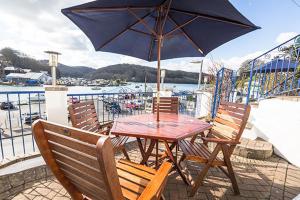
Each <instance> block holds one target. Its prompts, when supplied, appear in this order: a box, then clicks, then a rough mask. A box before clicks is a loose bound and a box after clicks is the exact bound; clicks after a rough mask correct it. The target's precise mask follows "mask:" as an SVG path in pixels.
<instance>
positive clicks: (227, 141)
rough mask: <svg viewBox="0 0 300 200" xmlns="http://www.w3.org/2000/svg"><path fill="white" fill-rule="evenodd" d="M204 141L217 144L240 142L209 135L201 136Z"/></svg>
mask: <svg viewBox="0 0 300 200" xmlns="http://www.w3.org/2000/svg"><path fill="white" fill-rule="evenodd" d="M201 139H202V140H203V141H204V142H214V143H219V144H239V143H240V142H237V141H234V140H227V139H221V138H211V137H209V138H208V137H202V138H201Z"/></svg>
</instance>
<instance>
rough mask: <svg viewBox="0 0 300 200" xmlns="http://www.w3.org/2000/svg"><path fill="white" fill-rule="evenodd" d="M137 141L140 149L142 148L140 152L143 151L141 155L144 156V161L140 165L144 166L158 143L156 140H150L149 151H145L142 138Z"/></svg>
mask: <svg viewBox="0 0 300 200" xmlns="http://www.w3.org/2000/svg"><path fill="white" fill-rule="evenodd" d="M137 141H138V145H139V148H140V151H141V154H142V157H143V159H142V161H141V162H140V164H142V165H144V164H146V163H147V161H148V159H149V157H150V155H151V153H152V151H153V148H154V146H155V143H156V140H152V139H151V140H150V145H149V147H148V149H144V148H143V144H142V141H141V139H140V138H137Z"/></svg>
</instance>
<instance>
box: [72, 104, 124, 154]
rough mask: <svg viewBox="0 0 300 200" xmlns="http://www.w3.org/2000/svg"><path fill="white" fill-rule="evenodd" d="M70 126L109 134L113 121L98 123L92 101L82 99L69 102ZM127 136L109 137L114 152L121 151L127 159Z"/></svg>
mask: <svg viewBox="0 0 300 200" xmlns="http://www.w3.org/2000/svg"><path fill="white" fill-rule="evenodd" d="M68 110H69V113H70V119H71V122H72V126H73V127H75V128H80V129H82V130H86V131H90V132H94V133H100V134H105V135H109V133H110V129H111V128H112V124H113V122H112V121H111V122H108V123H105V124H100V123H99V121H98V116H97V112H96V109H95V105H94V101H84V102H80V103H76V104H71V105H69V107H68ZM128 138H129V137H126V136H116V137H113V138H111V140H112V144H113V147H114V150H115V152H117V151H122V152H123V154H124V156H125V157H126V159H128V160H130V159H129V156H128V154H127V151H126V149H125V143H126V141H127V140H128Z"/></svg>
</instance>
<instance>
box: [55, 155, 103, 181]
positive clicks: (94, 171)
mask: <svg viewBox="0 0 300 200" xmlns="http://www.w3.org/2000/svg"><path fill="white" fill-rule="evenodd" d="M53 155H54V158H55V159H56V160H58V161H60V162H63V163H66V164H68V165H71V166H73V167H75V168H77V169H79V170H80V171H83V172H85V173H87V174H88V175H89V176H94V177H97V176H99V173H101V171H100V168H99V166H96V167H92V166H90V165H86V164H85V163H82V162H79V161H77V160H75V159H73V158H70V157H68V156H66V155H63V154H61V153H58V152H54V153H53Z"/></svg>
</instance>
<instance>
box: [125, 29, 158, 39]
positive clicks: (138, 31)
mask: <svg viewBox="0 0 300 200" xmlns="http://www.w3.org/2000/svg"><path fill="white" fill-rule="evenodd" d="M128 30H131V31H134V32H137V33H141V34H144V35H147V36H150V37H155V35H153V34H150V33H146V32H144V31H140V30H136V29H133V28H129V29H128Z"/></svg>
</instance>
